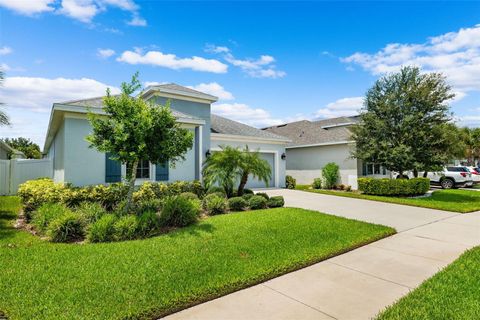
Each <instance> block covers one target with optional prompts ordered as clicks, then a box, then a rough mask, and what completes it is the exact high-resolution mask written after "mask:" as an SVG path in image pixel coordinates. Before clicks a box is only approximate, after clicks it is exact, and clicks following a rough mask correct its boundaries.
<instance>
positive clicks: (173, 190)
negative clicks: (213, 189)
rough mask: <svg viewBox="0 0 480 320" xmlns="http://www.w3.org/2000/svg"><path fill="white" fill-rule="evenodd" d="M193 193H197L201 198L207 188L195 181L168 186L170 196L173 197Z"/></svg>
mask: <svg viewBox="0 0 480 320" xmlns="http://www.w3.org/2000/svg"><path fill="white" fill-rule="evenodd" d="M184 192H191V193H195V194H196V195H197V196H198V197H199V198H201V197H203V195H204V194H205V188H204V187H203V186H202V183H201V182H200V181H198V180H194V181H191V182H189V181H175V182H174V183H171V184H169V185H168V194H169V195H172V196H176V195H179V194H180V193H184Z"/></svg>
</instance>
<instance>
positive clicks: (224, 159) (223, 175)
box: [203, 146, 242, 197]
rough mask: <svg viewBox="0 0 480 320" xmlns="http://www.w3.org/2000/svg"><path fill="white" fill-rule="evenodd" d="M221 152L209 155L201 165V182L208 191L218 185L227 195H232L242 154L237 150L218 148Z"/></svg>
mask: <svg viewBox="0 0 480 320" xmlns="http://www.w3.org/2000/svg"><path fill="white" fill-rule="evenodd" d="M220 149H221V151H219V152H214V153H213V154H211V155H210V156H209V157H208V158H207V160H205V163H204V165H203V181H204V183H205V187H206V188H207V189H208V188H210V187H211V186H212V185H213V184H215V183H218V184H219V185H220V186H221V187H222V188H223V189H224V190H225V193H226V194H227V197H231V196H232V195H233V188H234V185H235V183H236V181H237V179H238V176H239V175H240V165H239V163H240V161H241V158H242V152H241V151H240V150H239V149H238V148H233V147H230V146H220Z"/></svg>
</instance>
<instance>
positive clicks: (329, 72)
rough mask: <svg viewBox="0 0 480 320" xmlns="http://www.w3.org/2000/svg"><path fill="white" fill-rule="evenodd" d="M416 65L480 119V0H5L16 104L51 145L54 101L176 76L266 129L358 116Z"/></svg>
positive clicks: (461, 119)
mask: <svg viewBox="0 0 480 320" xmlns="http://www.w3.org/2000/svg"><path fill="white" fill-rule="evenodd" d="M402 65H417V66H419V67H421V68H422V70H423V71H425V72H442V73H443V74H444V75H445V76H446V77H447V81H448V83H449V84H450V85H451V86H452V89H453V91H454V92H455V93H456V97H455V99H454V100H452V101H451V102H450V106H451V110H452V112H453V113H454V119H455V120H456V121H457V122H458V124H459V125H462V126H472V127H473V126H480V1H468V2H461V1H454V2H448V1H441V2H435V1H422V2H415V1H404V2H394V1H384V2H380V1H374V2H363V1H353V2H345V1H337V2H326V1H310V2H288V1H282V2H274V1H267V2H246V1H234V2H214V1H207V2H202V1H188V2H177V1H170V2H162V1H153V0H151V1H140V0H0V69H2V70H3V71H4V72H5V80H4V82H3V86H2V87H0V102H3V103H4V106H3V107H2V109H3V110H4V111H5V112H6V113H7V114H8V115H9V116H10V118H11V123H12V125H11V126H9V127H0V137H18V136H23V137H27V138H30V139H32V140H33V141H35V142H36V143H38V144H39V145H40V146H41V147H43V143H44V139H45V135H46V130H47V126H48V121H49V117H50V111H51V108H52V104H53V103H55V102H62V101H68V100H75V99H83V98H89V97H96V96H101V95H103V94H104V93H105V90H106V88H107V87H109V88H111V90H112V92H117V91H118V90H119V89H118V88H119V86H120V83H121V82H122V81H128V80H129V79H130V77H131V76H132V75H133V74H134V73H135V72H136V71H139V72H140V79H141V81H142V83H143V84H144V86H148V85H150V84H154V83H170V82H174V83H177V84H180V85H184V86H189V87H192V88H194V89H197V90H200V91H203V92H206V93H209V94H213V95H215V96H217V97H219V101H218V102H216V103H215V104H214V105H213V106H212V112H214V113H216V114H219V115H221V116H225V117H228V118H231V119H233V120H237V121H240V122H243V123H246V124H250V125H253V126H256V127H265V126H270V125H277V124H281V123H285V122H291V121H296V120H301V119H309V120H313V119H319V118H331V117H337V116H349V115H354V114H357V113H358V111H359V109H360V108H361V107H362V100H363V96H364V95H365V92H366V91H367V90H368V89H369V88H370V87H371V86H372V85H373V84H374V82H375V81H376V80H377V79H378V78H379V77H382V76H383V75H385V74H388V73H390V72H395V71H397V70H398V69H399V68H400V67H401V66H402Z"/></svg>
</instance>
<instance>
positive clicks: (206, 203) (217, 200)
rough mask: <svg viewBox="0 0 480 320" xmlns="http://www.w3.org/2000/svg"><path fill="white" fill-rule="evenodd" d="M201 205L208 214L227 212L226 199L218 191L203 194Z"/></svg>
mask: <svg viewBox="0 0 480 320" xmlns="http://www.w3.org/2000/svg"><path fill="white" fill-rule="evenodd" d="M202 206H203V209H204V210H205V211H207V213H208V214H210V215H216V214H222V213H225V212H227V200H226V199H225V198H224V197H222V196H220V195H219V194H218V193H211V194H208V195H206V196H205V198H203V201H202Z"/></svg>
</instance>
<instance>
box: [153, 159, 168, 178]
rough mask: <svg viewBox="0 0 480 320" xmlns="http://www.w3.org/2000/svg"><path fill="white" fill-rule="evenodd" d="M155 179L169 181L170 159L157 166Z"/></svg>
mask: <svg viewBox="0 0 480 320" xmlns="http://www.w3.org/2000/svg"><path fill="white" fill-rule="evenodd" d="M155 180H156V181H168V161H167V162H165V163H162V164H157V165H156V167H155Z"/></svg>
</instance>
